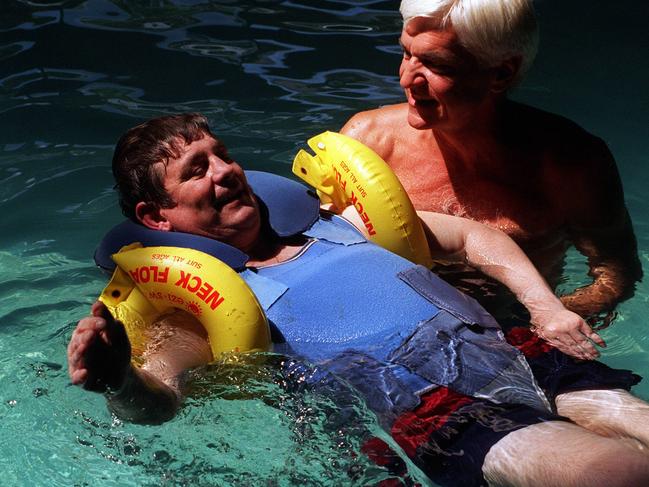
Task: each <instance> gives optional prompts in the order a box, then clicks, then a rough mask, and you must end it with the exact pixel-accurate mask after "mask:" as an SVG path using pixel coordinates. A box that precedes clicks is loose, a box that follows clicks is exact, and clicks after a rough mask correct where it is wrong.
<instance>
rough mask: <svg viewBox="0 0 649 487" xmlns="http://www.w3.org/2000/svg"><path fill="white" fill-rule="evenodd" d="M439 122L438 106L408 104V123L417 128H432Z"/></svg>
mask: <svg viewBox="0 0 649 487" xmlns="http://www.w3.org/2000/svg"><path fill="white" fill-rule="evenodd" d="M438 123H439V115H438V113H437V109H436V107H413V106H412V105H408V124H409V125H410V126H411V127H412V128H414V129H417V130H424V129H431V128H434V127H435V126H436V125H437V124H438Z"/></svg>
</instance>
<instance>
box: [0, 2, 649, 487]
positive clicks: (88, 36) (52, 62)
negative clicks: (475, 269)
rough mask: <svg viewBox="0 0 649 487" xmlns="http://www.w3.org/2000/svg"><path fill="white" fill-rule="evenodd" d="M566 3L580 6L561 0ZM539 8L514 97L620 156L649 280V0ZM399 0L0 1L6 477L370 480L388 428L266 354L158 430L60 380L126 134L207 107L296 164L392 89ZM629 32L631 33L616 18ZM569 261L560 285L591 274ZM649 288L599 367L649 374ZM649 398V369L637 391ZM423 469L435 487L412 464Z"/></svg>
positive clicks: (33, 480) (247, 160) (211, 373)
mask: <svg viewBox="0 0 649 487" xmlns="http://www.w3.org/2000/svg"><path fill="white" fill-rule="evenodd" d="M564 3H568V2H564ZM569 3H570V5H569V6H565V5H562V6H561V7H560V8H561V10H556V9H558V8H559V7H558V6H557V5H556V2H549V1H547V0H546V1H540V2H539V3H538V7H539V14H540V22H541V25H542V41H541V50H540V54H539V57H538V59H537V62H536V64H535V66H534V67H533V69H532V71H531V73H530V75H529V77H528V79H527V80H526V82H525V83H524V84H523V86H522V87H521V88H520V89H519V90H518V92H517V93H516V94H515V97H516V98H517V99H520V100H523V101H526V102H528V103H531V104H533V105H536V106H538V107H541V108H545V109H548V110H551V111H554V112H558V113H561V114H563V115H565V116H567V117H569V118H572V119H574V120H576V121H577V122H578V123H580V124H581V125H583V126H584V127H586V128H587V129H589V130H591V131H592V132H594V133H596V134H598V135H600V136H601V137H603V138H604V139H605V140H606V141H607V143H608V144H609V146H610V148H611V150H612V151H613V153H614V154H615V155H616V158H617V161H618V164H619V167H620V172H621V174H622V179H623V182H624V186H625V190H626V199H627V204H628V206H629V210H630V212H631V216H632V218H633V220H634V224H635V229H636V234H637V237H638V243H639V248H640V254H641V259H642V263H643V266H644V269H645V274H647V273H649V265H648V262H647V259H648V249H649V227H648V224H649V216H648V212H647V209H648V205H647V203H646V202H645V188H646V187H648V185H649V184H648V183H649V181H648V180H649V168H648V165H647V154H649V124H647V120H648V119H649V117H648V116H647V115H648V112H649V94H648V93H649V92H648V91H647V89H646V87H647V86H649V66H648V65H647V64H648V63H647V61H646V52H648V49H649V39H648V38H647V35H646V33H645V32H646V29H645V26H644V19H646V18H647V14H649V11H648V7H647V6H644V4H642V2H635V1H631V0H627V1H621V2H618V3H617V4H616V9H615V11H614V12H612V11H611V9H606V11H602V12H601V13H597V12H593V11H592V8H593V7H592V5H593V4H592V2H588V1H586V0H577V1H573V2H569ZM396 7H397V2H386V1H384V2H381V1H371V0H367V1H352V0H348V1H319V2H314V1H306V0H304V1H274V0H267V1H257V2H253V1H234V0H232V1H219V2H208V1H201V0H175V1H168V0H148V1H118V0H112V1H108V0H87V1H81V0H70V1H65V0H58V1H57V0H34V1H28V0H20V1H18V0H7V1H4V2H2V5H1V6H0V95H1V97H0V113H1V114H2V117H1V118H0V182H1V183H0V210H1V211H2V220H1V221H0V239H1V240H0V269H1V270H2V273H1V275H0V381H1V382H0V383H1V384H2V389H0V425H1V426H0V434H1V437H2V439H3V441H2V442H0V472H1V473H2V480H3V484H4V485H65V486H69V485H270V486H275V485H371V484H375V483H377V482H379V481H381V480H383V479H385V478H388V477H389V473H388V472H387V470H385V469H384V468H382V467H378V466H375V465H373V464H372V463H371V462H370V461H369V460H367V459H365V458H364V456H363V455H362V454H360V453H359V451H360V445H361V444H362V442H363V440H364V439H365V438H367V437H369V436H371V435H381V436H383V437H384V438H385V435H384V434H383V433H381V431H380V430H379V428H378V426H377V425H376V423H375V421H374V418H373V416H372V415H371V414H370V413H369V412H368V411H367V410H366V409H365V408H364V406H363V403H362V401H359V400H357V399H356V398H355V397H354V396H353V395H351V396H349V397H347V398H346V399H345V400H344V401H343V404H340V403H339V404H336V405H334V404H332V402H331V399H330V398H329V397H327V395H326V394H321V393H317V392H313V391H311V392H307V393H304V392H301V391H296V390H293V389H291V388H290V387H288V388H287V387H286V378H285V377H282V375H281V374H280V373H279V371H278V367H276V366H274V365H273V364H272V363H264V362H263V361H257V362H255V361H250V362H249V363H244V364H241V365H239V366H238V367H237V368H235V369H229V368H228V369H225V368H223V367H216V366H214V367H210V368H208V369H206V370H202V371H198V372H197V373H196V374H195V380H194V381H193V392H192V394H191V399H190V400H189V401H188V403H187V405H186V406H185V407H184V408H183V410H182V411H181V413H180V414H179V416H178V417H177V418H176V419H174V420H173V421H171V422H169V423H167V424H165V425H163V426H160V427H148V426H137V425H132V424H124V423H122V422H120V421H118V420H116V419H114V418H113V417H111V415H110V414H109V413H108V412H107V410H106V408H105V406H104V401H103V399H102V398H101V397H99V396H96V395H92V394H89V393H84V392H83V391H81V390H80V389H79V388H76V387H72V386H69V381H68V379H67V370H66V365H65V347H66V345H67V341H68V339H69V336H70V333H71V331H72V329H73V326H74V324H75V323H76V320H77V319H78V318H79V317H80V316H83V315H84V314H85V313H86V312H87V310H88V307H89V305H90V303H92V301H93V300H94V299H95V297H96V296H97V294H98V293H99V291H100V290H101V288H102V286H103V284H104V282H105V281H104V278H103V276H101V275H100V274H99V273H98V271H97V270H96V269H95V267H94V265H93V263H92V260H91V254H92V251H93V249H94V246H95V245H96V243H97V241H98V240H99V238H100V237H101V235H102V234H103V232H104V231H105V230H106V229H107V228H109V227H110V226H111V225H112V224H114V223H116V222H118V221H120V219H121V216H120V213H119V210H118V208H117V205H116V202H115V198H114V194H113V192H112V178H111V174H110V168H109V161H110V157H111V154H112V147H113V144H114V142H115V141H116V139H117V137H118V136H119V135H120V134H121V133H122V132H123V130H125V129H126V128H127V127H130V126H132V125H134V124H135V123H137V122H139V121H141V120H143V119H146V118H149V117H153V116H157V115H161V114H165V113H171V112H178V111H187V110H192V111H201V112H203V113H205V114H206V115H207V116H208V117H209V118H210V121H211V123H212V127H213V129H214V131H215V133H217V134H219V135H220V136H221V137H222V138H223V139H224V140H225V142H226V143H227V144H228V145H229V146H230V147H231V149H232V150H231V153H232V155H233V156H234V157H235V158H236V159H237V160H239V161H241V162H243V163H244V165H246V166H247V167H249V168H254V169H262V170H269V171H272V172H276V173H280V174H284V175H288V174H289V172H290V163H291V161H292V157H293V155H294V154H295V152H296V151H297V149H298V148H299V147H302V146H303V145H304V141H305V140H306V139H307V138H308V137H309V136H311V135H313V134H316V133H319V132H321V131H323V130H327V129H334V130H335V129H337V128H339V127H340V126H341V125H342V124H343V123H344V121H345V120H346V119H347V118H348V117H349V116H350V115H351V114H352V113H354V112H355V111H357V110H360V109H363V108H369V107H375V106H378V105H381V104H386V103H393V102H396V101H400V100H401V91H400V89H399V86H398V80H397V78H396V70H397V65H398V60H399V48H398V47H397V44H396V40H397V37H398V34H399V30H400V21H399V18H398V15H397V13H396ZM622 26H624V27H623V28H622ZM585 269H586V266H585V264H584V262H583V260H582V259H581V258H580V257H579V255H578V254H576V253H571V254H570V256H569V261H568V267H567V269H566V282H564V283H563V284H562V289H565V290H569V289H570V288H571V286H573V287H574V286H575V285H578V284H580V283H583V282H586V277H585ZM648 298H649V287H648V285H647V284H646V283H642V284H640V285H639V286H638V289H637V292H636V295H635V296H634V297H633V298H632V299H631V300H629V301H628V302H626V303H624V304H623V305H621V306H620V308H619V311H620V316H619V318H618V319H617V321H616V322H615V324H614V325H613V326H611V327H610V328H608V329H607V330H604V331H603V332H602V333H603V336H604V338H605V339H606V340H607V342H608V343H609V347H608V349H607V350H606V351H605V352H604V355H603V360H604V361H605V362H606V363H608V364H610V365H613V366H617V367H626V368H632V369H634V370H635V371H636V372H638V373H640V374H643V375H645V376H647V377H649V358H648V357H649V354H648V353H647V348H648V347H649V344H648V343H647V341H648V339H647V338H646V336H647V334H646V333H645V329H646V318H645V317H646V314H647V313H646V310H647V299H648ZM634 392H635V393H636V394H638V395H639V396H641V397H643V398H645V399H649V379H647V380H646V381H645V383H641V384H640V385H639V386H637V387H636V388H635V390H634ZM411 474H412V475H413V476H414V477H415V478H416V479H418V480H419V481H421V482H424V483H425V480H424V479H423V478H422V476H421V474H419V473H418V472H417V470H416V469H415V468H412V469H411Z"/></svg>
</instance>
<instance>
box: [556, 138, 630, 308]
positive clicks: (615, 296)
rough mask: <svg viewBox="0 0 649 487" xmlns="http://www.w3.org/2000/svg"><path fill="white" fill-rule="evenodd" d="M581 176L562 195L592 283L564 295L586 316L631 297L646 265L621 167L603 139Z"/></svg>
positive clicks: (587, 159) (595, 144)
mask: <svg viewBox="0 0 649 487" xmlns="http://www.w3.org/2000/svg"><path fill="white" fill-rule="evenodd" d="M588 147H589V149H588V150H587V151H586V154H585V160H584V162H583V163H582V166H581V171H580V172H581V174H575V175H574V177H572V178H570V180H571V183H570V184H569V185H568V187H567V188H566V190H565V193H564V194H563V195H560V197H561V198H562V201H557V202H556V203H555V204H556V205H558V206H559V207H560V206H561V205H563V207H564V208H566V210H567V213H568V232H569V234H570V237H571V239H572V241H573V243H574V245H575V247H576V248H577V250H579V251H580V252H581V253H582V254H583V255H584V256H585V257H586V258H587V259H588V266H589V275H590V276H591V277H592V278H593V282H592V284H589V285H587V286H584V287H582V288H579V289H577V290H575V291H574V292H573V293H571V294H568V295H566V296H562V298H561V300H562V302H563V303H564V304H565V305H566V307H567V308H568V309H570V310H572V311H574V312H576V313H579V314H580V315H582V316H584V317H591V316H595V315H598V314H601V313H608V312H610V311H612V310H613V309H614V308H615V306H616V305H617V304H618V303H620V302H621V301H623V300H625V299H627V298H629V297H631V296H632V295H633V292H634V290H635V283H636V282H637V281H639V280H640V279H641V278H642V267H641V264H640V260H639V259H638V251H637V244H636V239H635V235H634V233H633V226H632V224H631V219H630V218H629V213H628V211H627V209H626V206H625V204H624V194H623V191H622V183H621V181H620V176H619V174H618V171H617V166H616V164H615V161H614V159H613V156H612V155H611V153H610V151H609V150H608V148H607V147H606V144H604V142H603V141H601V140H600V139H596V138H593V140H591V141H590V145H589V146H588Z"/></svg>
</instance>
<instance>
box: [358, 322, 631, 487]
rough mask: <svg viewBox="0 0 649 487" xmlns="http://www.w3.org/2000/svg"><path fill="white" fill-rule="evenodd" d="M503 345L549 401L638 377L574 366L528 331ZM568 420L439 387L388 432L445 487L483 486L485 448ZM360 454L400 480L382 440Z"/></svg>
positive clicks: (591, 364)
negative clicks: (517, 353) (515, 351)
mask: <svg viewBox="0 0 649 487" xmlns="http://www.w3.org/2000/svg"><path fill="white" fill-rule="evenodd" d="M507 341H508V342H509V343H511V344H512V345H514V346H516V347H517V348H519V350H521V352H522V353H523V354H524V355H525V356H526V358H527V360H528V362H529V363H530V366H531V367H532V370H533V372H534V375H535V377H536V379H537V382H538V384H539V385H540V386H541V388H542V389H543V390H544V392H545V393H546V395H547V396H548V399H550V401H551V402H553V400H554V398H555V397H556V396H557V394H560V393H563V392H569V391H575V390H584V389H614V388H615V389H617V388H619V389H626V390H628V389H630V388H631V386H633V385H634V384H636V383H637V382H639V381H640V377H639V376H638V375H636V374H633V373H631V372H630V371H628V370H617V369H612V368H610V367H608V366H607V365H605V364H602V363H600V362H596V361H588V362H585V361H578V360H574V359H572V358H571V357H569V356H567V355H565V354H563V353H561V352H559V351H558V350H556V349H555V348H553V347H551V346H549V345H547V343H545V342H544V341H543V340H541V339H540V338H538V337H537V336H536V335H534V334H533V333H532V332H531V331H530V330H529V328H527V327H511V328H509V329H508V332H507ZM552 420H554V421H557V420H558V421H568V420H567V419H566V418H563V417H561V416H557V415H554V414H551V413H544V412H542V411H537V410H535V409H532V408H530V407H528V406H523V405H516V404H494V403H492V402H489V401H486V400H481V399H475V398H472V397H469V396H465V395H463V394H459V393H456V392H454V391H451V390H450V389H448V388H446V387H439V388H437V389H435V390H433V391H431V392H429V393H427V394H425V395H423V396H422V397H421V402H420V404H419V406H418V407H417V408H416V409H414V410H413V411H409V412H407V413H405V414H402V415H400V416H399V417H398V418H397V419H396V420H395V421H394V423H393V424H392V427H391V430H390V433H391V435H392V437H393V438H394V440H395V441H396V442H397V444H399V446H401V448H402V449H403V450H404V451H405V453H406V454H407V455H408V457H410V459H412V461H413V462H414V463H415V464H416V465H417V466H418V467H419V468H420V469H421V470H422V471H423V472H424V473H425V474H426V475H427V476H428V477H429V478H430V479H431V480H433V481H434V482H435V483H437V484H439V485H440V486H444V487H447V486H448V487H465V486H467V487H469V486H471V487H472V486H481V485H486V483H485V480H484V478H483V476H482V464H483V463H484V459H485V456H486V455H487V453H488V452H489V449H490V448H491V447H492V446H493V445H495V444H496V443H497V442H498V441H499V440H501V439H502V438H504V437H505V436H506V435H508V434H509V433H511V432H512V431H516V430H518V429H521V428H524V427H526V426H530V425H533V424H537V423H541V422H544V421H552ZM363 452H364V453H365V454H366V455H368V456H369V457H370V458H371V459H372V460H373V461H375V462H376V463H377V464H379V465H383V466H385V467H386V468H388V469H389V470H390V471H391V472H392V473H393V474H395V475H400V476H401V478H402V479H404V482H403V483H402V485H404V484H405V485H408V484H409V483H410V482H409V481H408V478H407V477H406V476H405V475H406V466H405V463H404V462H403V461H402V460H401V459H399V457H398V455H396V454H395V453H394V452H393V451H392V450H391V448H390V447H389V446H388V445H387V444H386V443H385V442H383V441H382V440H380V439H378V438H373V439H371V440H370V441H368V442H367V443H366V444H365V445H364V447H363Z"/></svg>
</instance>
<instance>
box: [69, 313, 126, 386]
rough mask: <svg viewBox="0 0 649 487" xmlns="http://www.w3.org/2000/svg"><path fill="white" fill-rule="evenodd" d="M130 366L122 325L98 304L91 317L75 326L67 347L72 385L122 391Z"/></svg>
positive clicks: (124, 331)
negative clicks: (120, 389)
mask: <svg viewBox="0 0 649 487" xmlns="http://www.w3.org/2000/svg"><path fill="white" fill-rule="evenodd" d="M130 363H131V345H130V343H129V340H128V336H127V335H126V330H125V329H124V325H122V323H120V322H119V321H115V319H114V318H113V317H112V315H111V314H110V312H109V311H108V309H107V308H106V306H105V305H104V304H103V303H101V302H99V301H97V302H96V303H94V304H93V305H92V309H91V316H87V317H86V318H83V319H82V320H81V321H79V323H78V324H77V327H76V328H75V330H74V332H73V333H72V338H71V339H70V344H69V345H68V372H69V374H70V379H71V380H72V383H73V384H76V385H82V386H83V388H84V389H87V390H89V391H95V392H106V391H107V390H117V389H119V388H120V387H121V385H122V384H123V382H124V379H125V377H126V374H127V372H128V369H129V367H130Z"/></svg>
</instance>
